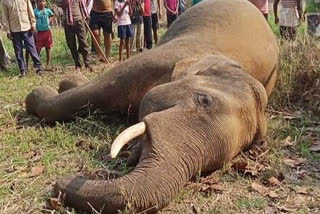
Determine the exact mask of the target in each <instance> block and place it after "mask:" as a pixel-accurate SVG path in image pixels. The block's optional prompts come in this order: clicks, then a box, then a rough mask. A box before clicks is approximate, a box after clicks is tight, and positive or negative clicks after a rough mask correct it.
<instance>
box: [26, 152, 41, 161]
mask: <svg viewBox="0 0 320 214" xmlns="http://www.w3.org/2000/svg"><path fill="white" fill-rule="evenodd" d="M41 157H42V156H41V154H40V153H39V152H37V151H35V150H31V151H29V152H28V153H26V154H25V155H24V158H25V159H27V160H32V161H38V160H40V159H41Z"/></svg>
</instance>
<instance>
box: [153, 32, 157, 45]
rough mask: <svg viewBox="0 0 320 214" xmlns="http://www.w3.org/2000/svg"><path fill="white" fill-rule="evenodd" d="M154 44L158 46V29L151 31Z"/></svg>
mask: <svg viewBox="0 0 320 214" xmlns="http://www.w3.org/2000/svg"><path fill="white" fill-rule="evenodd" d="M153 38H154V44H155V45H157V44H158V29H153Z"/></svg>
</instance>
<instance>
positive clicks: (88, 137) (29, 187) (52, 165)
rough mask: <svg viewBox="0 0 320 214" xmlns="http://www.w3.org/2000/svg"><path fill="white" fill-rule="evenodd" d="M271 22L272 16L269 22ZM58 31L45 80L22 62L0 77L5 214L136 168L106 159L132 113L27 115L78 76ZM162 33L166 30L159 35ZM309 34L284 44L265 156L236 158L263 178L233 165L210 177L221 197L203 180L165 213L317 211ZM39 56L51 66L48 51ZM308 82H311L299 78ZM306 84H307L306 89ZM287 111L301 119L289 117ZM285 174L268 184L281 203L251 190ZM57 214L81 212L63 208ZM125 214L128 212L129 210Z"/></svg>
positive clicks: (314, 65) (39, 209)
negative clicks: (62, 184) (38, 92)
mask: <svg viewBox="0 0 320 214" xmlns="http://www.w3.org/2000/svg"><path fill="white" fill-rule="evenodd" d="M272 19H273V17H272V16H271V17H270V19H269V21H270V23H272ZM271 27H272V29H273V30H274V32H275V33H276V34H277V26H275V25H274V24H271ZM53 32H54V33H53V35H54V42H55V46H54V48H53V64H54V65H55V66H56V68H55V71H54V72H47V73H46V74H45V75H44V76H42V77H39V76H37V75H36V74H34V72H32V69H31V65H30V69H31V71H30V73H29V75H28V76H27V77H26V78H23V79H18V78H17V77H16V76H17V75H18V74H19V71H18V69H17V66H16V65H11V66H10V72H7V73H5V72H0V83H1V84H0V213H16V214H20V213H43V212H44V211H45V210H46V205H47V201H48V200H49V199H50V198H51V197H52V188H53V184H54V182H55V181H56V180H57V179H58V178H60V177H61V176H64V175H68V174H71V173H76V172H85V173H94V172H96V171H97V170H102V171H104V172H106V171H108V170H115V171H116V172H117V173H119V174H120V175H123V174H126V173H128V172H129V171H130V170H131V169H130V168H127V167H126V166H125V158H118V159H116V160H111V159H110V158H108V157H107V154H108V153H109V149H110V144H111V142H112V140H113V139H114V138H115V136H116V135H117V134H119V132H120V131H121V130H123V129H124V128H125V127H126V126H127V125H128V124H127V118H126V116H122V117H110V116H106V115H102V114H101V113H99V112H91V113H90V115H89V116H88V117H86V118H80V117H78V118H76V120H75V121H73V122H69V123H56V124H54V125H51V126H49V125H48V124H44V123H43V122H42V121H39V120H38V119H37V118H35V117H33V116H31V115H29V114H27V113H26V112H25V106H24V99H25V97H26V95H27V94H28V93H29V92H30V91H31V90H32V89H34V88H36V87H38V86H39V85H45V84H46V85H50V86H52V87H54V88H57V86H58V83H59V81H60V80H62V79H63V78H64V77H65V75H67V74H70V73H72V72H74V71H73V62H72V58H71V55H70V53H69V51H68V48H67V46H66V44H65V40H64V33H63V30H62V29H53ZM163 32H164V30H161V34H162V33H163ZM300 32H303V31H302V30H300ZM2 36H3V37H4V36H5V35H2ZM304 36H305V35H304V34H300V35H299V39H298V41H297V42H296V43H297V44H298V45H301V46H302V47H299V46H298V47H293V46H292V44H291V43H286V42H283V43H282V44H281V59H282V60H281V68H280V70H281V72H280V76H279V81H278V84H277V89H276V90H275V92H274V94H273V96H272V98H271V100H270V105H269V106H268V118H269V126H268V132H267V135H266V138H265V139H264V143H263V144H262V145H261V146H260V147H261V151H260V152H258V155H261V157H259V159H258V160H257V161H254V160H250V159H249V158H248V157H249V155H250V154H251V153H252V152H253V153H254V152H257V151H258V150H259V149H257V148H256V147H253V148H252V149H251V150H249V151H247V152H245V153H243V154H242V155H239V156H238V157H237V159H239V160H240V161H249V163H250V164H253V165H254V164H256V163H260V164H265V169H264V170H262V171H261V172H259V173H258V175H257V176H248V175H246V174H243V173H241V172H235V171H234V170H232V169H231V168H230V166H229V165H228V164H227V165H226V166H225V167H224V168H223V170H217V171H216V172H214V173H213V174H212V176H216V177H218V178H219V184H220V185H222V186H223V192H222V194H216V193H212V192H210V193H203V192H200V191H199V188H197V185H201V184H200V183H199V182H201V179H200V177H199V178H197V179H196V181H195V182H192V183H191V184H190V185H188V186H187V187H186V188H184V189H183V191H182V192H181V193H180V194H179V195H178V196H177V197H176V198H175V200H173V202H172V203H171V204H170V205H169V206H168V207H166V208H164V209H163V210H162V211H160V212H159V213H178V214H179V213H181V214H182V213H183V214H184V213H190V212H191V206H194V207H195V209H196V210H197V211H198V213H212V214H213V213H263V212H264V211H265V210H267V209H275V210H276V211H279V210H277V208H276V207H277V206H280V205H281V206H289V205H288V203H289V202H290V201H294V202H298V201H299V200H302V199H303V200H304V201H306V202H305V203H301V204H299V203H297V204H299V207H298V208H297V210H296V212H295V213H315V212H316V209H317V206H316V204H317V203H318V204H319V203H320V201H319V198H320V188H319V185H317V184H319V179H318V178H317V172H315V171H314V170H313V168H314V167H316V166H318V164H319V161H320V155H319V153H312V152H310V149H309V146H310V143H311V140H310V134H312V136H314V137H320V136H319V133H317V131H308V130H309V129H310V128H312V127H317V126H318V124H317V123H315V121H319V120H318V116H319V114H318V111H317V110H316V109H317V107H318V105H317V99H316V98H317V96H319V93H318V91H317V90H314V88H315V86H316V80H317V79H319V76H317V75H318V74H319V64H320V60H319V61H318V58H317V57H318V56H317V55H319V54H318V53H319V48H317V46H314V44H315V43H316V41H313V40H309V38H307V37H304ZM4 44H5V46H6V47H7V48H8V51H9V54H10V55H11V56H13V49H12V45H11V42H10V41H9V40H7V39H4ZM117 45H118V40H114V41H113V44H112V56H113V57H114V58H115V59H117V55H118V53H117V51H118V49H117ZM41 59H42V61H45V54H44V53H42V55H41ZM94 68H95V73H88V72H86V71H83V74H84V75H86V76H87V77H88V78H89V79H92V78H94V77H96V76H97V75H99V74H100V73H101V72H103V71H105V70H106V69H107V68H103V67H102V66H100V65H98V64H97V65H94ZM305 71H306V72H305ZM301 74H304V75H301ZM311 74H312V75H311ZM303 77H308V78H307V79H301V78H303ZM303 80H305V82H303ZM314 82H315V83H314ZM301 83H304V84H303V85H304V86H305V87H304V88H303V87H301V85H302V84H301ZM305 90H307V91H312V92H311V93H310V94H311V95H312V96H309V97H308V96H307V97H306V96H302V94H303V93H304V92H305ZM306 98H308V99H306ZM284 113H290V114H293V115H294V116H296V117H295V118H293V119H289V120H288V119H286V118H285V117H284V115H285V114H284ZM287 136H291V138H292V139H294V140H296V142H297V143H296V144H295V145H294V146H292V147H289V148H284V147H283V140H284V139H285V138H286V137H287ZM250 152H251V153H250ZM30 154H31V155H30ZM289 157H290V158H292V157H303V158H307V162H306V163H305V164H304V165H303V166H302V169H304V170H307V171H308V172H309V174H310V176H305V177H303V178H302V179H301V178H298V177H297V175H296V169H291V168H290V167H288V166H286V165H284V164H283V159H284V158H289ZM37 166H43V167H44V170H43V172H41V173H40V174H38V175H36V176H34V177H28V173H30V170H31V168H32V167H37ZM280 174H284V175H285V176H287V177H288V178H286V179H287V180H285V181H286V182H285V183H282V185H281V187H280V188H278V187H270V188H271V189H272V190H273V191H277V193H278V194H279V198H278V199H277V200H273V199H270V198H268V197H263V196H261V195H260V194H259V193H257V192H255V191H253V190H252V188H251V183H252V182H258V183H263V182H264V181H265V177H267V178H270V177H271V176H278V175H280ZM294 179H296V180H294ZM297 185H299V186H301V187H308V188H310V189H311V190H312V191H311V193H310V194H311V195H312V197H313V198H312V200H311V199H310V198H309V196H301V195H299V194H293V193H292V192H293V190H295V189H296V188H297ZM301 197H303V198H301ZM288 201H289V202H288ZM55 213H76V212H75V211H70V210H67V209H62V210H60V211H59V212H55ZM124 213H130V210H128V211H125V212H124Z"/></svg>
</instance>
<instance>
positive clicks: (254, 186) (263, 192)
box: [251, 182, 269, 196]
mask: <svg viewBox="0 0 320 214" xmlns="http://www.w3.org/2000/svg"><path fill="white" fill-rule="evenodd" d="M251 187H252V189H254V190H256V191H257V192H258V193H259V194H261V195H263V196H266V195H268V193H269V189H268V188H267V187H264V186H262V185H260V184H258V183H256V182H253V183H252V184H251Z"/></svg>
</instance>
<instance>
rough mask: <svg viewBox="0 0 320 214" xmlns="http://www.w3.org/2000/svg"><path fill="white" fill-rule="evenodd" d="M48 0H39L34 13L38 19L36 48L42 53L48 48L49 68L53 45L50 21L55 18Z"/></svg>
mask: <svg viewBox="0 0 320 214" xmlns="http://www.w3.org/2000/svg"><path fill="white" fill-rule="evenodd" d="M46 4H47V3H46V0H37V8H36V9H35V10H34V14H35V17H36V20H37V24H36V27H37V31H38V33H37V36H36V48H37V51H38V54H39V55H40V52H41V49H42V48H46V54H47V68H48V67H49V66H50V61H51V48H52V47H53V39H52V32H51V30H50V22H51V21H52V20H53V19H54V14H53V12H52V10H50V9H49V8H46Z"/></svg>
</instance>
